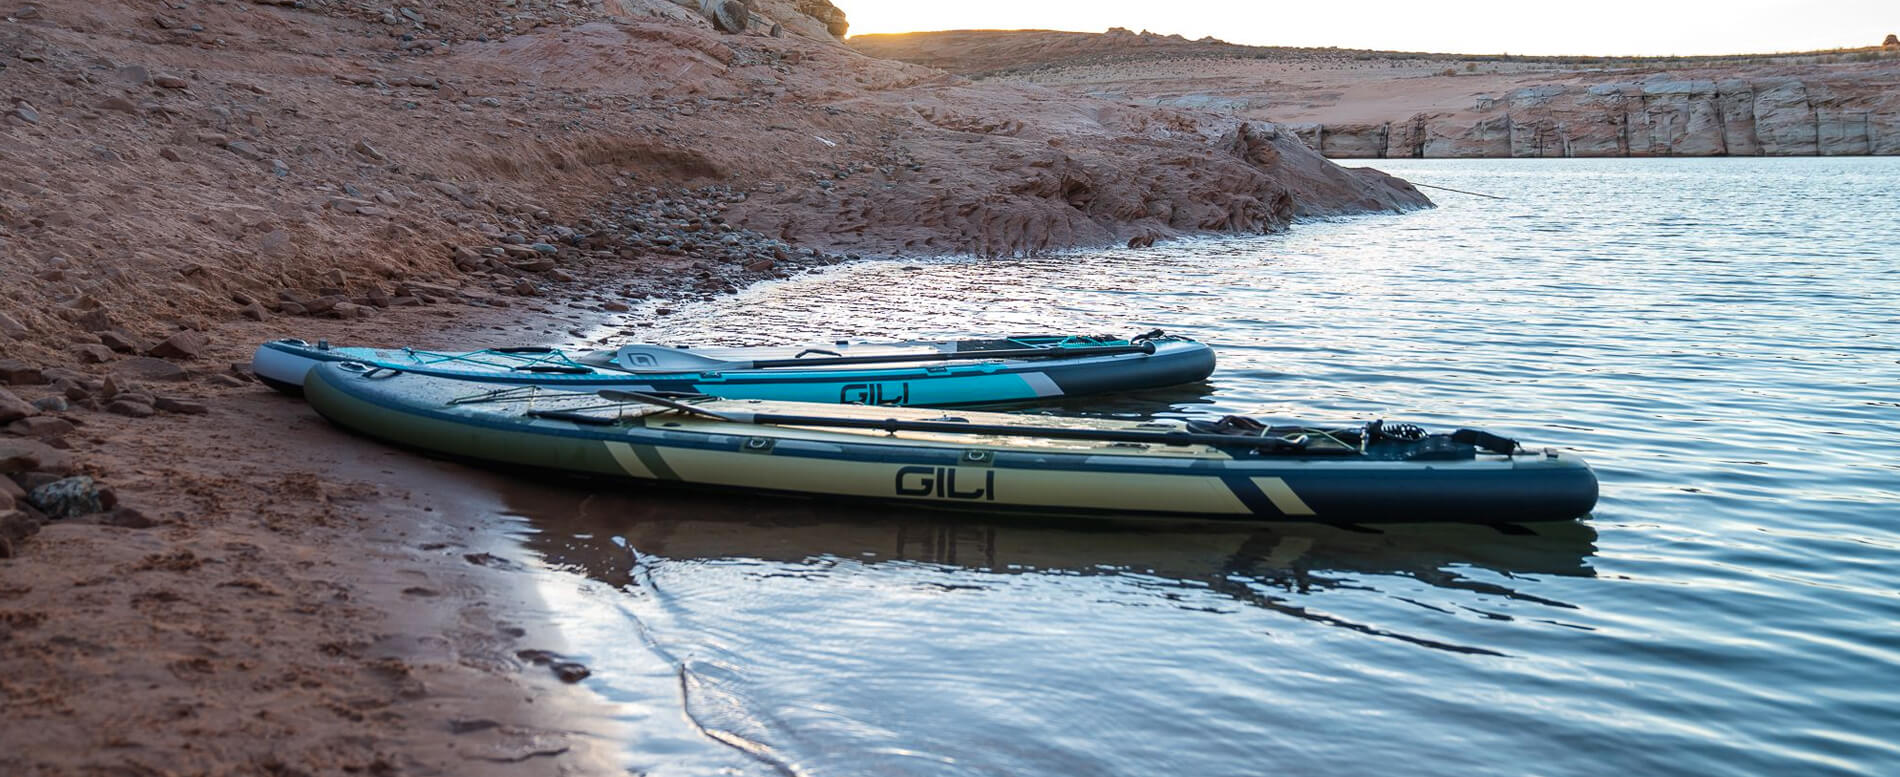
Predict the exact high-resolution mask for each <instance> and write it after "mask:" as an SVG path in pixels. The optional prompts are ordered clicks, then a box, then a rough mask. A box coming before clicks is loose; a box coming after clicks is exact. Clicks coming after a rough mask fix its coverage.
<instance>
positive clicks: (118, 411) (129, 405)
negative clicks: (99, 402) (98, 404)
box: [105, 399, 157, 418]
mask: <svg viewBox="0 0 1900 777" xmlns="http://www.w3.org/2000/svg"><path fill="white" fill-rule="evenodd" d="M105 411H106V412H108V413H111V414H113V415H122V416H125V417H127V418H150V417H152V414H153V413H155V412H157V411H155V410H153V409H152V406H151V405H148V404H145V403H143V402H135V401H133V400H130V399H115V400H112V401H111V402H109V403H107V404H106V407H105Z"/></svg>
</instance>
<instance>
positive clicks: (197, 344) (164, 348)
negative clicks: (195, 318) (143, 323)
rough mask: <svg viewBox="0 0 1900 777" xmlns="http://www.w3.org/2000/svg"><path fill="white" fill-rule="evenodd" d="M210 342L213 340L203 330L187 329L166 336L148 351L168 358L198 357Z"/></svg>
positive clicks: (150, 353)
mask: <svg viewBox="0 0 1900 777" xmlns="http://www.w3.org/2000/svg"><path fill="white" fill-rule="evenodd" d="M210 344H211V341H210V340H209V339H208V338H206V337H205V336H204V333H203V332H194V331H191V330H189V329H187V330H185V331H183V332H179V333H177V334H175V335H172V336H171V337H167V338H165V341H164V342H161V343H159V344H158V345H154V346H152V350H150V351H148V352H147V353H148V354H149V355H151V356H159V357H164V358H168V359H196V358H198V354H200V353H203V352H204V349H205V346H208V345H210Z"/></svg>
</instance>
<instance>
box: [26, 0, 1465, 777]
mask: <svg viewBox="0 0 1900 777" xmlns="http://www.w3.org/2000/svg"><path fill="white" fill-rule="evenodd" d="M507 7H508V9H509V10H508V11H507V12H504V13H496V9H495V8H494V6H493V4H492V3H487V2H477V1H476V0H437V2H434V3H431V4H427V5H425V6H422V7H411V6H391V7H388V8H372V7H368V6H360V5H357V4H345V3H341V2H332V1H331V0H304V1H303V2H300V3H291V2H282V1H281V0H258V1H257V2H250V3H222V4H173V5H169V6H166V7H165V8H163V9H154V8H153V7H151V6H148V5H146V4H139V3H131V2H101V3H86V4H79V3H38V4H19V5H16V6H14V7H11V8H0V14H4V16H5V19H4V21H0V66H4V67H3V69H0V79H4V82H5V83H7V84H8V92H7V93H6V94H5V95H4V96H5V97H6V98H7V100H8V103H7V104H5V105H0V109H4V111H5V112H4V114H0V278H4V279H5V284H4V287H0V551H4V552H0V645H3V646H4V647H5V649H4V650H3V651H0V720H4V721H5V725H4V726H0V771H4V772H6V773H9V774H12V773H19V774H49V775H50V774H66V773H98V772H106V771H123V772H130V773H206V774H210V773H272V774H332V773H353V774H360V773H365V772H367V773H372V774H390V773H427V774H474V775H479V774H488V773H500V772H503V771H506V772H508V773H510V774H520V773H524V770H525V772H526V773H543V772H545V773H549V774H573V773H597V772H606V771H614V770H615V769H616V768H617V767H615V766H611V765H609V764H608V761H611V760H612V758H611V751H612V750H613V749H614V745H615V743H616V742H619V741H624V740H625V737H626V736H628V734H626V732H623V731H619V730H617V728H616V727H617V726H618V725H619V724H618V723H617V722H616V721H614V720H613V719H612V715H611V713H610V712H608V711H606V708H604V707H603V706H602V705H601V704H600V700H599V699H597V698H595V697H593V696H592V695H591V694H590V693H589V692H588V691H586V690H585V681H584V680H583V677H584V675H585V673H586V671H587V669H586V664H585V660H584V658H570V657H568V656H566V655H565V654H564V652H563V651H564V648H563V646H562V645H561V641H560V638H559V633H558V629H556V628H554V627H552V626H551V625H550V618H549V617H548V613H547V611H546V605H545V604H544V603H541V602H539V601H538V600H537V597H536V596H535V594H534V590H535V587H536V584H535V583H534V581H535V580H536V579H537V578H535V575H537V574H541V573H540V572H538V571H537V570H536V568H535V560H534V559H533V558H531V557H527V556H524V555H522V551H520V549H519V548H518V547H517V546H516V545H515V544H514V543H512V542H511V541H508V540H507V539H505V538H504V537H503V536H502V534H503V532H504V530H505V528H506V527H505V524H503V523H502V522H501V521H500V519H499V518H498V517H497V515H498V512H499V511H498V509H497V508H496V506H495V504H494V503H493V500H492V499H487V498H485V497H484V496H483V495H482V494H483V493H484V492H483V490H482V487H481V485H480V483H479V482H477V481H478V480H479V476H476V475H472V474H470V473H469V472H468V471H466V470H462V469H457V468H449V467H446V466H444V465H440V464H437V463H434V462H430V461H428V460H426V459H422V458H420V457H415V456H411V455H408V454H405V453H403V452H400V451H395V450H390V449H386V448H383V447H381V446H372V445H366V444H364V443H362V442H361V441H358V440H356V439H354V438H351V437H349V436H347V435H344V434H342V433H340V432H338V431H336V430H334V429H332V428H330V427H329V426H328V425H327V424H324V423H323V422H321V420H320V419H318V418H316V417H315V416H314V414H312V413H311V412H310V411H309V409H308V408H307V407H305V406H304V405H303V404H302V403H301V402H298V401H295V400H292V399H288V398H285V397H280V396H277V395H275V394H273V393H272V392H269V391H267V390H266V389H264V388H263V387H262V386H260V385H259V384H258V383H256V382H255V379H254V377H253V376H251V375H250V374H249V370H248V359H249V355H250V352H251V349H252V348H253V347H255V345H256V344H257V343H259V342H261V341H264V340H268V339H272V338H276V337H285V336H297V337H304V338H313V339H315V338H321V339H330V340H333V341H337V342H360V343H365V344H413V345H419V346H424V347H437V346H442V347H447V346H467V347H481V346H487V345H520V344H523V343H534V344H547V343H572V342H575V341H577V340H579V339H581V338H595V339H597V340H600V341H605V340H613V339H617V338H637V337H639V336H640V334H641V333H642V331H643V330H644V329H645V327H646V326H649V325H651V323H652V322H653V321H655V320H656V319H657V318H659V317H663V316H666V315H670V314H671V313H672V312H673V310H674V308H675V307H677V306H678V305H680V304H682V303H685V302H690V301H692V300H695V299H704V298H707V297H710V296H712V295H717V294H723V293H729V292H731V291H734V290H736V289H738V288H741V287H743V286H745V285H747V284H751V283H754V282H758V281H761V280H768V279H773V278H784V277H789V276H790V275H792V274H794V273H799V272H806V271H810V270H815V269H818V268H820V267H823V266H826V265H830V264H835V263H837V262H841V261H849V260H851V259H856V258H860V257H863V258H873V257H886V256H893V255H906V256H915V255H933V254H948V253H975V254H987V255H1001V254H1020V253H1032V252H1038V251H1046V250H1056V249H1061V248H1067V247H1076V246H1093V245H1124V244H1127V245H1135V246H1141V245H1148V244H1151V243H1153V242H1154V241H1157V240H1165V239H1168V238H1171V237H1175V236H1181V235H1191V234H1199V233H1205V232H1246V233H1257V232H1265V231H1273V230H1278V229H1283V228H1286V227H1287V226H1288V225H1289V224H1290V223H1292V222H1293V221H1294V220H1295V219H1297V218H1299V217H1302V216H1308V215H1324V214H1335V213H1354V212H1366V211H1386V212H1392V211H1400V210H1405V209H1408V208H1415V207H1427V206H1429V201H1428V200H1426V199H1425V198H1424V197H1423V196H1422V195H1420V194H1419V193H1418V192H1417V191H1416V190H1415V189H1413V188H1412V187H1411V186H1410V185H1408V184H1406V183H1404V182H1403V181H1399V180H1397V179H1393V178H1390V177H1387V176H1384V175H1382V174H1379V173H1376V172H1374V171H1367V170H1348V169H1345V168H1341V167H1338V166H1337V165H1334V164H1332V163H1330V162H1327V161H1326V160H1324V159H1322V158H1321V157H1320V156H1319V155H1317V154H1315V153H1314V152H1312V151H1311V150H1310V149H1308V148H1306V147H1305V146H1304V145H1303V144H1301V143H1300V142H1299V141H1298V139H1297V138H1295V137H1294V136H1293V135H1291V134H1290V133H1286V132H1283V131H1280V130H1278V129H1277V128H1274V127H1272V126H1270V125H1261V124H1257V123H1249V122H1244V121H1238V120H1234V119H1232V118H1231V117H1224V116H1219V115H1215V114H1208V113H1204V112H1195V111H1181V110H1174V109H1166V108H1130V107H1127V106H1121V105H1116V104H1113V103H1108V102H1105V101H1101V100H1097V99H1093V98H1086V97H1072V96H1065V95H1061V94H1057V93H1055V92H1051V91H1049V90H1045V89H1041V88H1037V87H1018V86H1008V85H982V84H974V83H972V82H970V81H968V80H965V79H961V78H957V77H955V76H951V75H948V74H945V73H942V72H940V71H936V70H930V69H927V68H920V67H916V66H912V65H906V64H902V63H896V62H888V61H883V60H877V59H872V58H867V57H864V56H862V55H860V54H857V53H854V52H852V51H850V50H848V49H846V48H844V47H843V46H841V45H839V43H838V42H837V41H836V40H835V39H833V38H832V37H831V35H832V34H834V33H835V32H839V31H842V30H843V29H844V24H845V23H844V20H843V19H842V15H841V14H840V13H838V12H837V11H836V9H835V8H833V7H832V6H830V5H829V4H828V3H823V2H820V1H819V0H800V1H799V2H797V3H790V2H779V1H778V0H763V1H762V2H759V3H757V4H754V5H753V6H752V12H753V13H755V14H763V15H764V17H765V18H766V20H767V21H769V22H771V23H770V24H765V25H753V29H752V30H751V31H749V32H748V33H746V34H743V35H733V34H725V33H721V32H718V31H717V30H715V29H713V27H712V26H711V25H710V24H709V23H707V22H706V20H705V19H703V18H701V17H700V16H699V15H698V14H697V13H695V12H694V11H693V10H692V9H691V8H690V7H689V6H682V5H679V4H676V3H673V2H668V1H667V0H652V1H651V2H649V1H648V0H609V1H607V2H559V1H549V0H519V2H513V3H510V4H509V5H508V6H507ZM774 31H776V32H777V33H778V34H777V35H774V34H772V33H773V32H774ZM603 327H605V328H603ZM598 333H605V334H598ZM575 680H582V682H581V683H580V684H579V685H574V684H570V683H571V681H575Z"/></svg>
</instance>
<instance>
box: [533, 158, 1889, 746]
mask: <svg viewBox="0 0 1900 777" xmlns="http://www.w3.org/2000/svg"><path fill="white" fill-rule="evenodd" d="M1387 166H1388V167H1389V168H1390V169H1392V171H1393V172H1396V173H1398V174H1401V175H1406V176H1408V177H1413V178H1415V179H1417V180H1420V181H1423V182H1426V183H1435V184H1440V185H1445V186H1451V187H1454V188H1460V189H1469V190H1474V191H1483V192H1489V193H1493V194H1499V195H1502V196H1505V197H1507V198H1508V199H1506V200H1501V201H1499V200H1478V199H1475V198H1463V199H1457V198H1455V196H1454V195H1446V196H1445V198H1444V200H1443V203H1442V204H1443V206H1444V207H1442V208H1440V209H1438V210H1433V211H1428V212H1422V213H1415V214H1408V215H1404V216H1384V217H1374V218H1361V219H1344V220H1338V221H1329V222H1318V223H1308V224H1302V225H1300V226H1299V227H1298V228H1297V229H1296V230H1294V231H1293V232H1291V233H1289V234H1286V235H1279V236H1270V237H1265V238H1258V239H1251V240H1214V241H1200V242H1190V243H1182V244H1177V245H1172V246H1168V247H1165V248H1160V249H1157V250H1154V251H1122V250H1112V251H1103V252H1098V253H1089V254H1082V255H1074V256H1063V257H1045V258H1032V259H1017V260H998V261H973V260H967V259H966V260H956V259H948V260H933V261H921V262H915V263H865V264H860V265H848V266H844V267H839V268H834V270H833V271H831V272H829V273H827V274H825V275H822V276H808V277H802V278H798V279H793V280H789V281H784V282H779V283H775V284H769V285H765V286H761V287H759V288H756V289H752V290H748V291H746V292H744V293H742V294H740V295H737V296H735V297H731V298H726V299H721V300H716V301H713V302H710V303H706V304H703V305H693V306H688V307H685V308H683V309H681V310H680V311H679V312H678V313H677V314H675V315H671V316H667V317H665V318H662V319H660V320H659V322H658V325H656V326H653V327H650V328H646V329H643V330H642V331H644V332H646V333H647V334H648V337H649V339H652V340H656V341H662V342H665V341H675V342H705V341H715V342H720V343H733V344H740V343H770V342H788V341H794V340H800V339H807V338H809V337H810V336H812V335H813V334H819V333H823V334H832V333H837V334H857V335H863V336H878V337H917V336H925V337H928V336H955V335H962V334H975V333H984V332H994V331H1006V330H1016V331H1083V332H1103V333H1121V334H1127V333H1132V332H1137V331H1144V330H1146V329H1149V328H1154V327H1160V328H1164V329H1168V330H1170V331H1178V332H1180V333H1183V334H1187V335H1190V336H1193V337H1197V338H1199V339H1202V340H1205V341H1208V342H1210V343H1211V344H1213V345H1214V346H1215V347H1216V348H1217V350H1218V352H1219V356H1220V367H1219V369H1218V370H1217V371H1216V373H1215V374H1214V376H1213V377H1212V378H1211V379H1210V381H1209V382H1208V383H1206V384H1205V385H1199V386H1188V387H1179V388H1175V389H1169V390H1163V391H1153V392H1143V393H1141V394H1138V395H1128V396H1120V397H1109V398H1101V399H1094V400H1080V401H1071V402H1067V403H1064V404H1062V405H1059V406H1055V407H1049V408H1038V409H1036V410H1035V411H1034V412H1053V413H1109V414H1115V415H1122V416H1128V417H1134V418H1141V417H1149V416H1156V415H1165V416H1179V415H1201V416H1205V415H1217V414H1223V413H1246V414H1255V415H1263V416H1268V417H1271V418H1275V419H1288V420H1304V421H1321V422H1334V421H1348V420H1370V419H1373V418H1385V419H1388V420H1394V421H1410V422H1416V423H1421V424H1424V425H1427V426H1434V427H1437V426H1452V425H1470V426H1477V427H1482V428H1490V429H1492V430H1494V431H1498V432H1500V433H1503V434H1507V435H1510V436H1514V437H1518V438H1519V439H1524V440H1526V441H1528V442H1530V443H1532V444H1536V445H1552V446H1557V447H1562V448H1567V449H1571V450H1576V451H1579V452H1581V453H1582V454H1583V456H1584V457H1585V458H1587V459H1589V460H1590V462H1591V463H1592V464H1593V465H1594V466H1595V467H1596V469H1597V472H1598V475H1599V477H1600V479H1601V481H1602V486H1603V497H1602V500H1601V502H1600V503H1599V506H1598V509H1597V511H1596V512H1595V514H1594V516H1593V517H1592V518H1591V519H1590V520H1588V521H1584V522H1569V523H1558V524H1539V525H1536V526H1534V527H1533V528H1532V531H1533V533H1531V534H1525V535H1511V534H1504V533H1499V532H1497V531H1495V530H1491V529H1487V528H1484V527H1471V526H1408V527H1381V529H1382V530H1381V531H1379V532H1354V531H1347V530H1342V529H1332V528H1325V527H1318V526H1298V525H1278V524H1275V525H1272V526H1260V525H1245V524H1180V523H1117V524H1094V523H1059V522H1046V521H1044V522H1027V521H1021V520H1016V519H986V518H983V517H980V516H970V515H957V514H949V513H932V512H915V511H894V508H888V507H887V508H879V509H855V508H841V507H838V506H835V505H829V504H825V503H819V502H800V501H785V500H772V499H760V498H734V499H717V498H712V497H708V496H703V495H699V496H696V495H691V494H679V493H675V492H658V491H655V492H643V491H639V490H603V491H600V492H598V493H595V492H591V491H589V490H587V489H585V488H580V487H567V486H556V487H548V488H543V487H538V486H523V487H521V488H519V489H517V490H515V491H513V492H512V493H509V494H508V495H507V497H506V498H507V500H508V504H509V506H510V508H511V509H512V510H513V511H514V512H516V513H517V514H518V515H520V516H522V519H521V520H522V523H521V526H522V534H523V537H524V541H525V542H527V543H528V544H529V545H530V546H531V547H532V548H533V549H534V550H535V551H537V552H538V553H540V554H542V556H543V557H544V558H546V559H547V561H548V562H549V563H550V564H552V565H555V566H558V567H562V568H567V569H571V570H573V571H575V572H577V573H579V574H580V575H583V576H585V577H586V578H587V579H590V580H592V581H597V582H591V583H589V584H588V585H590V586H595V587H597V588H598V589H600V591H601V593H600V594H599V596H598V597H596V598H592V599H582V600H580V603H577V604H575V605H574V606H573V608H572V609H573V611H574V617H575V618H576V619H577V621H580V623H579V624H578V627H577V633H578V634H579V635H580V636H579V637H577V642H578V643H579V644H580V646H581V647H583V648H584V649H585V650H586V652H587V653H588V654H589V656H588V658H589V662H590V665H592V666H594V667H595V668H596V670H597V671H596V674H595V676H594V677H593V678H591V679H590V680H589V683H590V684H591V685H592V686H593V687H595V688H597V689H599V690H601V691H602V692H603V693H605V694H608V695H609V696H611V697H613V698H616V699H629V700H633V699H637V700H641V701H643V702H644V705H643V706H642V705H633V706H634V707H635V708H637V709H643V710H650V709H653V708H654V707H656V706H661V701H664V702H665V703H670V704H674V705H677V706H678V709H679V710H680V711H681V712H683V713H684V714H685V715H686V716H687V718H688V719H690V720H691V721H692V723H693V725H694V726H695V727H696V728H695V729H694V731H696V732H698V734H699V735H700V736H701V738H703V739H706V741H716V742H718V743H722V744H720V745H717V746H715V749H716V750H717V751H718V752H720V753H722V754H727V753H728V752H729V754H730V755H731V756H732V758H733V760H732V761H731V762H730V763H726V764H723V765H722V766H721V767H720V768H723V769H725V770H728V771H732V772H738V773H754V772H756V773H766V774H770V773H774V772H776V773H795V774H809V775H853V776H855V775H877V776H878V777H885V776H886V775H1032V774H1034V775H1041V774H1048V775H1069V774H1087V775H1128V776H1130V777H1134V776H1136V775H1140V776H1143V777H1146V776H1147V775H1156V774H1183V775H1257V774H1273V773H1287V774H1338V773H1363V772H1390V771H1395V770H1396V771H1401V772H1404V773H1407V774H1446V775H1451V774H1456V775H1459V776H1460V777H1467V776H1469V775H1486V774H1496V775H1521V774H1526V773H1539V774H1552V775H1594V774H1604V773H1630V774H1643V775H1677V774H1683V775H1688V774H1698V775H1699V774H1804V775H1806V774H1844V775H1845V774H1864V775H1890V774H1900V744H1897V743H1900V715H1896V714H1895V713H1894V710H1896V709H1900V684H1896V683H1892V682H1887V681H1886V678H1890V677H1895V676H1900V636H1896V633H1897V632H1896V631H1895V630H1894V629H1893V628H1892V624H1893V623H1895V622H1900V565H1896V564H1895V559H1896V558H1900V526H1896V524H1895V523H1894V521H1893V518H1894V515H1895V508H1894V505H1895V504H1900V464H1897V463H1896V462H1900V433H1896V431H1895V429H1896V427H1895V422H1896V421H1900V416H1896V415H1895V407H1896V405H1895V402H1894V391H1895V389H1894V387H1895V385H1896V384H1900V356H1897V355H1896V352H1895V350H1894V345H1893V343H1892V342H1891V341H1892V335H1893V333H1894V332H1896V331H1900V326H1897V325H1900V307H1896V305H1895V304H1894V303H1893V300H1895V299H1900V251H1896V250H1895V248H1894V246H1893V244H1892V242H1891V240H1892V239H1893V238H1892V236H1893V235H1896V234H1900V190H1897V189H1895V188H1894V186H1893V181H1895V180H1900V159H1808V160H1779V159H1777V160H1761V159H1756V160H1742V159H1736V160H1482V161H1433V162H1416V163H1414V162H1404V163H1400V162H1397V161H1393V162H1390V163H1388V165H1387ZM641 657H645V658H644V659H642V658H641ZM655 663H657V664H659V665H661V666H663V667H665V668H664V669H656V668H655V667H654V664H655ZM656 699H657V700H661V701H656ZM633 714H634V713H629V716H630V717H631V716H632V715H633ZM671 742H672V740H664V741H656V740H655V739H653V738H645V739H641V740H639V741H634V742H630V743H629V748H630V751H631V752H632V753H633V754H634V755H633V760H634V761H636V762H637V763H636V764H635V766H636V767H637V768H638V769H640V770H642V771H647V772H650V773H655V774H666V773H679V774H692V773H702V772H704V771H707V770H706V769H704V768H701V767H703V765H704V762H703V761H692V762H691V765H682V763H683V762H682V761H681V760H680V758H679V757H678V755H677V753H678V750H677V747H676V744H673V743H671Z"/></svg>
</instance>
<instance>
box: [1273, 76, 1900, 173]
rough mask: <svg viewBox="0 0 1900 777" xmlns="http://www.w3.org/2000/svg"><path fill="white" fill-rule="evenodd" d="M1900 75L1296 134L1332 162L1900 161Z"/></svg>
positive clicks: (1536, 100)
mask: <svg viewBox="0 0 1900 777" xmlns="http://www.w3.org/2000/svg"><path fill="white" fill-rule="evenodd" d="M1896 87H1900V68H1896V69H1894V70H1891V71H1885V72H1873V73H1860V74H1857V75H1856V76H1855V77H1853V78H1847V79H1844V78H1827V77H1818V78H1817V77H1807V78H1801V77H1794V76H1782V77H1775V76H1753V77H1739V78H1721V79H1719V80H1718V79H1715V78H1702V79H1683V78H1682V77H1681V74H1666V75H1665V74H1659V75H1656V76H1653V77H1651V78H1648V79H1644V80H1639V81H1606V82H1596V83H1589V82H1586V81H1577V82H1570V83H1551V84H1536V85H1532V86H1525V87H1521V88H1518V89H1514V90H1511V91H1509V92H1504V93H1502V94H1497V95H1490V94H1486V95H1479V96H1478V97H1476V98H1475V99H1474V101H1473V104H1472V105H1471V106H1470V108H1469V109H1467V110H1463V111H1421V112H1419V113H1417V114H1414V115H1413V116H1411V117H1409V118H1406V119H1403V120H1399V121H1391V122H1379V123H1376V124H1374V123H1342V124H1324V123H1318V122H1311V123H1298V124H1293V125H1289V129H1291V130H1292V131H1294V132H1296V133H1298V134H1299V135H1300V137H1301V139H1302V140H1305V141H1306V142H1307V144H1308V145H1311V146H1313V147H1314V148H1316V149H1318V150H1319V151H1320V152H1321V153H1323V154H1325V155H1327V156H1329V157H1342V158H1374V157H1550V156H1566V157H1567V156H1580V157H1604V156H1637V157H1640V156H1817V155H1818V156H1854V155H1869V154H1878V155H1887V154H1900V88H1896Z"/></svg>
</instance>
